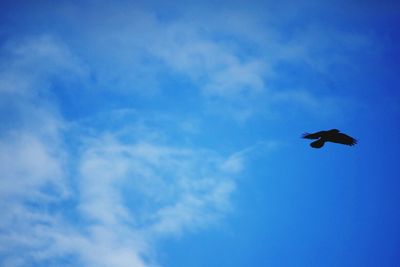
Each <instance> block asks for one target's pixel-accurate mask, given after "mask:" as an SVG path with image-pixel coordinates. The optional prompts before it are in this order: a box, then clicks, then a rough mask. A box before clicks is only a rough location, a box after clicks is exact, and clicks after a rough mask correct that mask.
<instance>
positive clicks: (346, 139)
mask: <svg viewBox="0 0 400 267" xmlns="http://www.w3.org/2000/svg"><path fill="white" fill-rule="evenodd" d="M329 141H331V142H334V143H339V144H343V145H348V146H354V145H355V144H357V140H356V139H354V138H353V137H351V136H348V135H347V134H344V133H337V134H335V135H334V136H332V138H330V139H329Z"/></svg>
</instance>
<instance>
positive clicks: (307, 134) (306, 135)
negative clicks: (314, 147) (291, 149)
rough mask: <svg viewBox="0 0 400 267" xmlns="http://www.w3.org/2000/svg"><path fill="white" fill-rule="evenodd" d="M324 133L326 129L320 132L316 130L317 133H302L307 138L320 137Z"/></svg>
mask: <svg viewBox="0 0 400 267" xmlns="http://www.w3.org/2000/svg"><path fill="white" fill-rule="evenodd" d="M324 133H325V131H320V132H316V133H304V134H303V135H302V137H303V138H306V139H318V138H321V137H322V136H323V134H324Z"/></svg>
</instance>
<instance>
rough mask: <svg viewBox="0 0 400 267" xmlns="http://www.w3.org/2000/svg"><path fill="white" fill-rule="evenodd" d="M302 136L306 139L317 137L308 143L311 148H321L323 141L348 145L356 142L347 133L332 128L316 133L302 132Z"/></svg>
mask: <svg viewBox="0 0 400 267" xmlns="http://www.w3.org/2000/svg"><path fill="white" fill-rule="evenodd" d="M303 138H306V139H318V140H317V141H314V142H312V143H311V144H310V146H312V147H313V148H321V147H323V146H324V144H325V142H333V143H338V144H343V145H348V146H354V145H355V144H357V140H356V139H354V138H353V137H351V136H348V135H347V134H344V133H341V132H340V131H339V130H338V129H332V130H329V131H320V132H316V133H311V134H310V133H304V134H303Z"/></svg>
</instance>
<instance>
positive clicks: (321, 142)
mask: <svg viewBox="0 0 400 267" xmlns="http://www.w3.org/2000/svg"><path fill="white" fill-rule="evenodd" d="M324 144H325V141H324V140H323V139H322V138H320V139H318V140H317V141H314V142H312V143H311V144H310V146H311V147H313V148H321V147H323V146H324Z"/></svg>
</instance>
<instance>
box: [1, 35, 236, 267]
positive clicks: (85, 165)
mask: <svg viewBox="0 0 400 267" xmlns="http://www.w3.org/2000/svg"><path fill="white" fill-rule="evenodd" d="M11 47H15V51H17V52H15V53H14V52H13V53H11V52H9V53H8V55H10V57H9V58H8V61H9V63H10V65H12V66H13V67H12V68H10V69H3V72H2V73H1V74H0V77H2V79H1V80H0V84H2V85H3V86H4V87H2V89H1V90H0V93H1V95H2V96H4V97H5V98H7V99H9V101H8V102H6V101H3V102H2V109H5V110H7V111H8V114H10V116H11V117H9V118H7V117H3V118H2V120H3V121H4V122H5V125H6V127H5V128H4V129H3V131H2V133H1V135H0V159H1V164H0V173H1V177H2V179H1V185H2V187H1V190H0V199H1V203H3V204H1V207H2V210H3V216H2V217H1V219H0V230H1V232H2V235H1V236H0V261H1V262H2V264H5V265H7V266H30V265H32V264H33V265H42V264H49V265H51V266H58V265H60V266H61V265H62V266H68V265H70V266H76V265H81V266H116V267H120V266H121V267H123V266H135V267H142V266H143V267H149V266H157V264H156V256H155V255H156V253H155V251H154V248H153V247H152V245H151V244H152V243H153V242H155V241H157V240H159V239H160V238H163V237H167V236H176V235H179V234H184V233H186V232H187V231H197V230H199V229H202V228H204V227H206V226H208V225H210V224H214V223H218V222H219V220H220V219H221V218H223V217H224V216H225V215H226V214H227V213H229V211H230V210H231V208H232V207H231V201H230V198H231V196H232V194H233V192H234V191H235V187H236V182H235V176H236V175H238V172H239V171H240V170H239V169H237V168H236V169H235V168H232V169H229V168H226V167H222V166H226V165H227V164H226V161H227V160H229V159H228V158H229V157H224V156H222V155H219V154H218V153H216V152H213V151H211V150H205V149H201V148H193V147H185V146H177V145H171V144H166V143H165V141H163V140H165V139H163V138H161V139H160V138H159V136H160V135H157V134H156V135H153V134H152V131H157V126H154V125H153V126H152V127H148V126H147V123H149V120H150V122H151V120H152V119H151V118H148V119H147V120H145V121H143V122H142V124H143V125H142V126H143V127H142V129H141V131H140V132H138V133H137V134H136V135H135V136H134V138H133V139H131V140H126V139H124V138H123V137H121V136H120V133H121V132H124V131H125V130H124V127H122V129H114V130H113V131H112V132H108V133H107V129H103V128H96V127H95V128H93V129H92V130H93V131H94V132H93V131H91V132H90V134H89V135H87V133H88V132H89V131H88V130H87V129H86V128H87V127H88V126H91V124H90V122H88V121H78V122H77V123H78V125H76V124H75V126H74V123H72V124H70V123H67V122H66V121H65V119H63V118H62V116H61V114H60V111H59V109H58V106H57V105H56V104H57V102H56V101H54V100H55V99H54V98H53V95H52V91H53V90H54V83H53V81H52V79H53V78H54V76H57V77H58V75H61V76H63V77H64V75H65V77H68V79H71V80H74V79H78V80H79V79H82V77H85V75H86V74H85V73H86V70H87V69H86V67H85V65H84V64H83V65H82V63H81V61H80V60H79V59H78V58H77V57H76V56H74V55H73V54H72V52H70V50H69V49H68V48H67V47H66V46H65V45H63V44H61V43H58V42H57V41H54V39H52V38H50V37H48V36H46V37H37V39H36V38H35V37H34V38H33V39H32V40H28V39H26V40H24V41H21V43H19V42H15V43H14V46H11V45H9V47H7V49H11ZM10 51H11V50H10ZM21 51H22V52H21ZM27 51H29V52H27ZM61 59H63V60H61ZM42 60H44V61H46V62H47V63H46V64H44V65H43V66H40V68H38V69H36V70H35V71H33V72H30V71H29V70H30V69H35V68H34V67H35V65H36V64H37V63H38V62H40V61H42ZM64 60H65V65H63V64H62V63H63V61H64ZM64 72H68V73H65V74H60V73H64ZM10 77H19V78H20V79H21V80H23V81H24V83H23V85H21V84H20V83H17V82H14V81H12V80H10ZM66 82H68V81H66ZM111 114H112V115H111V116H114V117H115V116H117V117H118V116H122V117H124V116H126V115H127V114H128V115H137V114H135V112H133V114H132V111H131V110H119V111H116V112H111ZM150 124H151V123H150ZM153 124H154V122H153ZM71 125H72V126H73V127H75V128H70V127H71ZM126 127H128V128H129V125H127V126H126ZM149 129H151V130H150V131H149ZM161 130H162V129H160V133H162V134H164V133H165V132H163V131H161ZM70 134H73V135H74V136H70ZM149 135H153V137H152V138H147V137H148V136H149ZM70 138H71V139H73V140H79V143H80V145H79V148H78V149H75V148H74V147H73V146H72V147H71V145H70V143H67V142H68V140H70ZM228 165H229V164H228ZM228 169H229V171H228Z"/></svg>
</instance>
